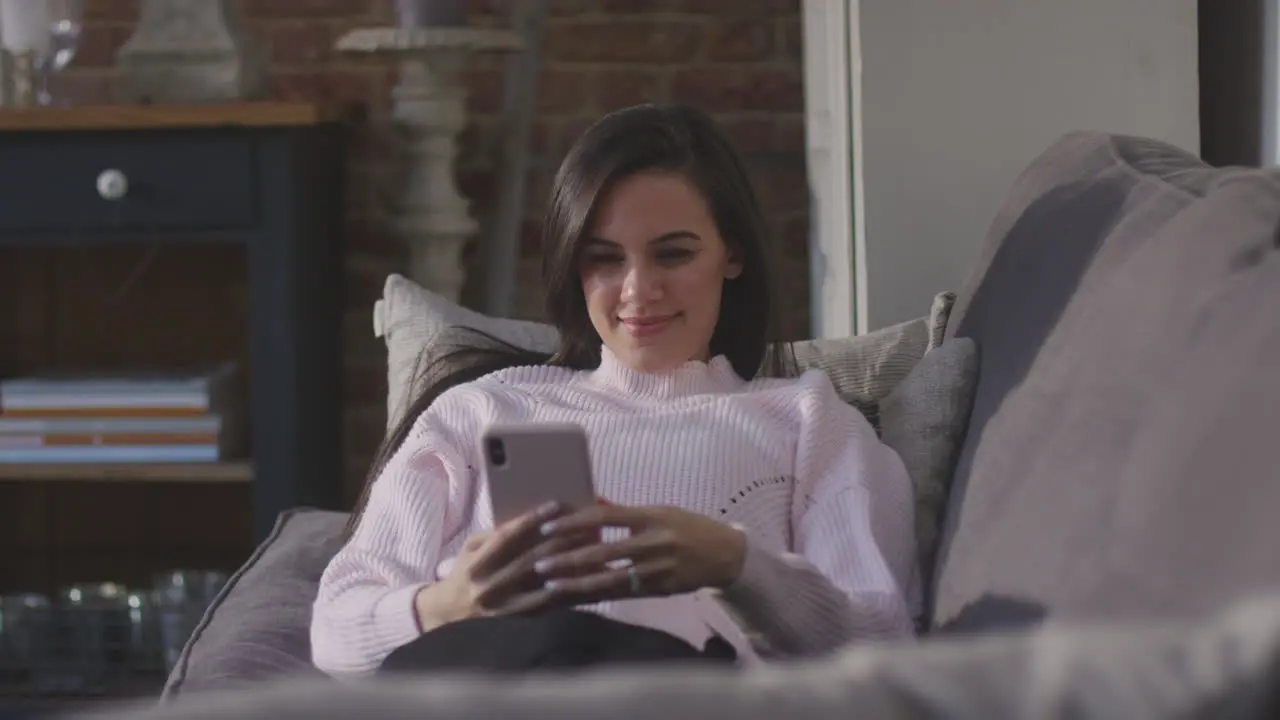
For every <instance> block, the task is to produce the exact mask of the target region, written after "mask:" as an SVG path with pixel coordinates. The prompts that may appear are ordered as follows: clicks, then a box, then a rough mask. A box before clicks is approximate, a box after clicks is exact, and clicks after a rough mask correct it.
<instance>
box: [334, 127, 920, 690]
mask: <svg viewBox="0 0 1280 720" xmlns="http://www.w3.org/2000/svg"><path fill="white" fill-rule="evenodd" d="M762 225H763V224H762V220H761V217H760V212H759V210H758V207H757V203H756V200H755V196H754V193H753V192H752V190H751V188H750V186H749V184H748V181H747V178H746V175H745V173H744V171H743V169H742V166H741V163H740V162H739V160H738V159H737V157H736V156H735V154H734V153H733V151H732V149H731V148H730V146H729V144H728V143H727V142H726V140H725V139H724V138H723V136H722V135H721V134H720V133H719V131H718V130H717V129H716V127H715V126H714V125H713V123H712V122H711V121H710V119H709V118H707V117H706V116H705V115H703V114H702V113H700V112H698V111H695V110H692V109H689V108H685V107H669V106H652V105H646V106H639V107H635V108H630V109H627V110H622V111H618V112H615V113H613V114H611V115H608V116H606V117H604V118H603V119H601V120H600V121H599V122H597V123H596V124H595V125H594V126H592V127H591V128H590V129H588V130H587V131H586V132H585V133H584V134H583V136H582V137H581V138H580V139H579V140H578V142H577V143H576V144H575V145H574V147H573V148H572V149H571V150H570V151H569V153H568V155H567V157H566V158H565V160H564V163H563V164H562V166H561V168H560V170H559V172H558V174H557V176H556V179H555V183H554V189H553V191H552V197H551V203H550V208H549V211H548V214H547V217H546V224H545V228H544V246H545V248H546V250H545V253H546V254H545V257H544V262H543V274H544V280H545V283H546V292H547V310H548V314H549V317H550V320H551V321H552V322H553V323H554V325H555V326H556V327H557V328H558V330H559V332H560V346H559V349H558V350H557V351H556V352H555V353H554V355H552V356H550V357H546V356H542V357H538V356H532V355H529V354H528V353H520V352H517V351H515V350H514V349H511V350H509V351H506V352H505V353H499V354H497V355H494V354H492V353H490V354H488V355H483V354H477V355H473V356H472V357H471V359H472V360H473V361H474V362H472V363H471V364H470V365H469V366H468V367H469V369H468V370H463V371H459V372H455V373H452V374H451V375H450V376H448V377H444V378H441V379H439V380H438V381H437V382H435V383H432V384H430V385H429V386H428V387H427V388H426V391H425V393H424V394H423V395H422V396H421V397H420V398H418V401H417V403H416V404H415V405H414V407H413V408H412V409H411V411H410V412H409V413H408V414H407V416H406V418H405V420H404V421H403V422H402V424H401V427H400V428H398V429H397V430H396V431H395V432H393V433H391V435H390V436H389V439H388V443H387V446H386V447H385V448H384V458H385V460H384V461H380V462H379V463H377V464H375V470H374V473H373V474H372V475H371V480H370V483H369V485H368V486H367V487H366V497H365V498H364V499H363V503H362V504H363V508H362V512H360V513H359V514H358V515H357V516H356V519H355V520H354V525H353V528H352V532H351V536H350V539H349V541H348V542H347V544H346V546H345V547H344V548H343V549H342V550H341V551H339V552H338V554H337V555H336V556H335V557H334V558H333V560H332V562H331V563H330V565H329V567H328V568H327V569H326V571H325V573H324V576H323V578H322V580H321V584H320V591H319V596H318V597H317V599H316V602H315V607H314V616H313V620H312V630H311V637H312V649H313V658H314V661H315V664H316V665H317V666H318V667H319V668H321V669H322V670H324V671H326V672H328V673H331V674H336V675H348V674H363V673H370V672H373V671H376V670H378V669H379V668H380V667H383V668H388V667H392V666H394V667H397V668H400V667H411V666H420V667H448V666H450V663H451V662H452V661H451V660H450V657H456V658H457V663H458V664H466V663H470V664H469V665H467V666H469V667H474V666H476V663H477V662H478V663H479V665H480V666H486V662H487V661H485V660H484V659H483V658H484V657H488V658H490V660H491V661H492V662H489V664H488V666H492V667H503V663H502V661H501V656H502V655H503V654H504V653H508V654H509V653H510V652H515V651H514V650H513V649H512V648H513V647H514V646H515V645H516V644H518V643H519V642H524V640H519V639H518V638H526V639H527V638H534V639H533V640H530V641H528V642H526V645H527V644H529V643H530V642H531V643H532V644H533V645H535V646H541V645H546V644H548V643H549V644H552V645H556V644H557V643H558V644H559V645H557V650H556V652H559V653H561V656H562V657H564V658H568V657H570V656H572V657H573V659H572V660H569V659H565V660H564V661H563V662H562V663H560V664H564V665H569V664H579V665H580V664H591V663H593V662H596V661H599V662H605V661H615V660H621V661H626V660H639V659H642V656H644V659H653V657H652V655H654V653H656V654H657V655H658V656H667V655H669V656H670V657H671V658H673V659H679V658H683V657H703V656H710V655H713V654H714V655H716V656H717V657H723V656H724V655H723V654H716V653H713V652H712V649H713V648H714V647H715V643H717V642H720V643H723V641H721V640H720V638H721V637H724V638H727V640H728V641H729V642H730V643H731V644H732V645H734V646H735V648H734V649H735V650H736V652H737V653H738V654H745V655H746V656H747V657H752V656H753V655H756V654H757V652H758V651H760V650H764V649H766V648H767V650H768V651H769V653H771V654H774V655H780V656H784V657H785V656H792V657H794V656H805V655H813V654H818V653H822V652H825V651H829V650H832V649H834V648H837V647H839V646H841V645H843V644H845V643H847V642H849V641H851V640H856V639H861V638H897V637H909V636H910V635H911V634H912V615H913V609H914V608H913V606H914V603H915V600H914V595H915V592H914V580H915V578H914V560H913V558H914V554H915V547H914V539H913V530H912V528H913V512H912V491H911V484H910V481H909V479H908V477H907V474H906V471H905V469H904V468H903V465H902V463H901V461H900V459H899V458H898V456H897V455H896V454H895V453H894V452H893V451H892V450H890V449H889V448H888V447H886V446H885V445H883V444H881V443H880V442H879V441H878V439H877V438H876V435H875V433H874V432H873V430H872V428H871V427H870V425H869V424H868V423H867V421H866V420H865V419H864V418H863V417H862V416H861V415H860V414H859V413H858V412H857V411H855V410H854V409H853V408H851V407H850V406H849V405H847V404H845V403H844V402H842V401H841V400H840V398H839V397H838V396H837V395H836V393H835V390H834V389H833V387H832V385H831V382H830V381H829V380H828V378H827V377H826V376H825V375H824V374H823V373H822V372H821V371H818V370H811V371H809V372H806V373H805V374H803V375H801V376H799V377H793V378H789V379H786V378H776V377H771V378H770V377H765V376H769V375H778V374H781V373H780V372H779V371H780V368H781V362H780V361H779V358H778V356H777V355H776V353H775V351H773V350H772V349H771V347H770V345H769V343H768V342H767V332H768V323H767V322H766V318H767V316H768V315H769V293H768V291H767V290H768V289H767V285H766V281H765V260H764V255H763V252H762V234H763V231H762ZM495 358H496V359H495ZM455 360H456V358H455ZM455 366H456V363H455ZM486 373H487V374H486ZM464 380H465V381H467V382H463V381H464ZM522 422H524V423H536V422H571V423H576V424H579V425H581V426H582V427H584V428H585V430H586V431H587V434H588V437H589V439H590V444H591V452H592V465H593V468H594V475H595V482H596V488H597V491H598V493H599V494H600V496H601V497H602V498H605V499H607V501H608V502H604V503H601V504H599V505H597V506H593V507H588V508H579V509H577V510H575V511H572V512H570V511H568V510H567V509H565V508H560V507H555V506H551V507H546V508H540V509H538V510H536V511H533V512H530V513H528V514H526V515H525V516H523V517H520V518H517V519H515V520H512V521H510V522H507V523H505V524H503V525H501V526H499V527H497V528H494V527H493V521H492V513H491V509H490V507H489V502H488V496H487V492H486V488H485V487H484V483H483V481H482V480H481V479H479V477H478V476H477V471H476V468H478V467H480V462H479V460H478V457H477V444H478V443H477V438H478V437H479V435H480V433H481V431H482V430H483V428H484V427H486V426H488V425H490V424H494V423H503V424H507V423H522ZM609 528H613V529H614V530H610V531H609V532H606V533H605V534H604V538H605V540H603V541H602V540H601V539H600V538H601V535H600V531H601V530H602V529H609ZM619 528H620V529H622V531H621V532H620V531H618V530H616V529H619ZM619 536H621V537H619ZM908 595H911V596H912V598H911V600H909V599H908ZM570 608H577V610H569V609H570ZM584 611H585V612H584ZM504 623H505V624H504ZM486 628H488V629H489V632H490V634H489V635H487V636H486V635H484V633H485V631H486V630H485V629H486ZM549 628H550V629H549ZM459 633H461V634H459ZM468 633H469V634H468ZM601 633H604V634H605V635H608V636H609V637H614V638H619V639H618V640H617V642H616V643H614V642H613V641H610V643H612V644H613V645H614V646H622V645H626V646H627V648H630V649H624V650H620V651H617V652H615V654H613V655H608V653H605V654H603V655H599V654H597V655H591V654H590V653H586V651H585V650H583V649H582V648H583V647H584V643H586V642H587V641H588V640H591V641H593V642H595V643H596V644H597V645H601V644H604V645H609V644H610V643H601V642H599V638H600V637H601V635H600V634H601ZM610 633H613V634H610ZM568 636H572V637H568ZM748 636H750V637H751V638H752V639H751V640H750V641H749V640H748V639H747V638H748ZM483 638H488V639H483ZM655 639H660V640H661V641H662V642H659V643H658V645H660V646H661V648H664V649H658V650H653V649H652V648H653V647H654V646H653V645H652V644H646V643H649V641H650V640H655ZM663 642H665V643H666V644H665V645H664V644H662V643H663ZM504 646H505V647H504ZM569 646H572V647H569ZM462 648H466V654H467V657H468V658H469V660H467V661H466V663H464V661H463V660H462V659H461V656H462V653H463V650H462ZM566 648H568V649H566ZM641 648H647V649H641ZM615 649H616V648H615ZM543 650H545V648H543V649H539V648H534V649H533V650H531V651H528V654H529V657H531V658H532V657H539V658H542V660H541V661H534V660H530V661H529V662H530V664H531V665H538V664H539V663H541V664H543V665H556V664H557V662H556V661H548V660H546V658H547V657H548V655H547V653H546V652H543ZM450 653H457V655H456V656H451V655H450ZM477 653H479V654H480V655H481V656H482V658H481V659H480V660H476V655H477ZM539 653H541V654H539ZM584 653H585V654H584ZM551 654H552V655H555V652H553V653H551ZM727 655H728V657H730V658H731V657H733V655H734V653H733V652H730V653H728V654H727ZM395 658H400V660H399V661H396V662H391V661H392V660H394V659H395ZM406 658H407V660H406Z"/></svg>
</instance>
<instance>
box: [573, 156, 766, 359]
mask: <svg viewBox="0 0 1280 720" xmlns="http://www.w3.org/2000/svg"><path fill="white" fill-rule="evenodd" d="M580 258H581V259H580V273H581V277H582V293H583V295H584V296H585V297H586V301H587V312H588V314H589V315H590V316H591V324H592V325H593V326H594V327H595V329H596V332H597V333H599V335H600V338H601V339H602V340H603V341H604V344H605V346H606V347H608V348H609V350H611V351H612V352H613V354H614V355H616V356H617V357H618V359H619V360H620V361H621V362H623V363H624V364H626V365H627V366H629V367H631V368H632V369H634V370H637V371H640V372H655V373H656V372H665V371H668V370H672V369H675V368H676V367H678V366H680V365H681V364H683V363H685V362H688V361H690V360H706V359H707V357H708V355H709V352H710V346H711V334H712V333H713V332H714V331H715V327H716V321H717V319H718V318H719V316H720V292H721V289H722V288H723V286H724V281H725V280H726V279H732V278H735V277H737V276H738V275H739V274H740V273H741V272H742V266H741V264H740V262H739V260H738V259H737V258H735V257H734V256H733V254H732V253H730V252H729V248H728V246H727V245H726V244H725V242H724V239H723V238H721V237H720V233H719V231H718V230H717V229H716V223H715V220H714V219H713V218H712V217H711V210H710V208H708V207H707V203H706V200H705V199H704V198H703V196H702V193H700V192H698V190H697V188H696V187H694V185H693V184H692V183H690V182H689V181H688V180H687V179H686V178H685V177H684V176H683V175H680V174H678V173H669V172H661V173H659V172H643V173H637V174H635V175H631V176H629V177H625V178H622V179H620V180H618V181H616V182H615V183H614V184H613V186H612V187H611V188H610V189H609V190H608V192H606V193H605V194H604V196H603V197H602V198H601V200H600V201H599V203H598V204H597V206H596V209H595V217H594V221H593V223H592V226H591V227H590V228H589V232H588V233H587V236H586V239H585V242H584V244H583V247H582V251H581V253H580Z"/></svg>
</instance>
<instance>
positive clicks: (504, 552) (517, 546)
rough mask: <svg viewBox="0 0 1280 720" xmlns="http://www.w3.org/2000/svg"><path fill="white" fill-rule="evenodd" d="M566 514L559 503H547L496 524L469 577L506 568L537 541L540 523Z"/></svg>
mask: <svg viewBox="0 0 1280 720" xmlns="http://www.w3.org/2000/svg"><path fill="white" fill-rule="evenodd" d="M567 511H568V509H567V508H566V507H564V506H563V505H562V504H560V503H556V502H549V503H546V504H544V505H542V506H540V507H538V508H536V509H534V510H531V511H529V512H526V513H524V514H523V515H520V516H518V517H515V518H512V519H511V520H508V521H507V522H505V523H503V524H502V525H499V526H498V527H497V528H496V529H495V530H493V531H492V532H491V533H490V534H489V537H488V538H487V539H486V541H485V543H484V545H483V546H481V548H480V550H479V556H478V557H477V558H476V561H475V563H474V564H473V565H472V566H471V577H473V578H476V579H480V578H485V577H488V576H489V575H490V574H491V573H493V572H495V571H496V570H497V569H498V568H500V567H502V566H503V565H506V564H507V563H508V562H510V561H511V560H512V559H513V558H515V557H516V556H518V555H519V554H520V553H522V552H524V551H525V550H526V549H528V548H529V547H530V546H531V545H532V544H533V543H535V542H536V541H537V539H538V537H539V527H540V526H541V525H542V524H543V523H545V522H547V521H548V520H551V519H553V518H556V517H558V516H560V515H563V514H564V513H565V512H567Z"/></svg>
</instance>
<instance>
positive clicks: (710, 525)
mask: <svg viewBox="0 0 1280 720" xmlns="http://www.w3.org/2000/svg"><path fill="white" fill-rule="evenodd" d="M606 527H622V528H627V529H628V530H630V531H631V532H630V536H629V537H626V538H623V539H621V540H617V541H615V542H595V543H593V544H590V545H587V546H585V547H578V548H576V549H572V550H566V551H562V552H559V553H556V554H553V555H548V556H546V557H544V558H542V559H541V560H539V561H538V562H537V563H536V570H537V572H538V574H539V575H540V576H542V577H543V578H544V579H545V580H546V583H545V586H544V587H545V588H546V592H547V593H548V594H549V595H551V596H552V597H553V598H555V600H556V601H557V604H564V603H568V604H573V605H579V604H584V603H594V602H602V601H605V600H616V599H620V598H628V597H636V596H655V595H679V594H682V593H687V592H693V591H695V590H699V589H701V588H704V587H715V588H725V587H728V586H729V585H731V584H733V583H734V581H736V580H737V579H738V576H739V575H740V574H741V572H742V564H743V562H744V560H745V558H746V544H747V541H746V536H744V535H743V534H742V532H740V531H739V530H737V529H735V528H732V527H729V526H728V525H725V524H723V523H720V522H716V521H715V520H712V519H711V518H709V517H706V516H704V515H699V514H697V513H692V512H688V511H685V510H681V509H679V508H674V507H639V508H637V507H625V506H622V505H609V504H602V505H595V506H593V507H589V508H583V509H581V510H578V511H576V512H574V513H572V514H569V515H564V516H562V517H559V518H556V519H553V520H551V521H548V522H547V523H545V524H544V525H543V528H542V530H543V534H544V535H545V536H546V537H548V538H550V539H552V540H558V539H569V538H573V539H575V540H578V541H580V540H581V539H582V538H584V537H595V538H599V537H601V536H600V535H599V534H598V533H600V532H601V531H602V530H603V529H604V528H606ZM610 564H612V566H611V565H610ZM619 565H623V566H622V567H619Z"/></svg>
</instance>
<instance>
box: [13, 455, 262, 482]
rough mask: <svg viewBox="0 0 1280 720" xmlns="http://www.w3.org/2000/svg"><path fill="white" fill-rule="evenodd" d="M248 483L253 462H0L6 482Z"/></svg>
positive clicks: (251, 478) (251, 476)
mask: <svg viewBox="0 0 1280 720" xmlns="http://www.w3.org/2000/svg"><path fill="white" fill-rule="evenodd" d="M59 480H61V481H68V482H107V483H110V482H139V483H150V482H163V483H192V482H200V483H251V482H253V462H252V461H249V460H232V461H227V462H214V463H17V464H2V463H0V481H6V482H24V481H25V482H57V481H59Z"/></svg>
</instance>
